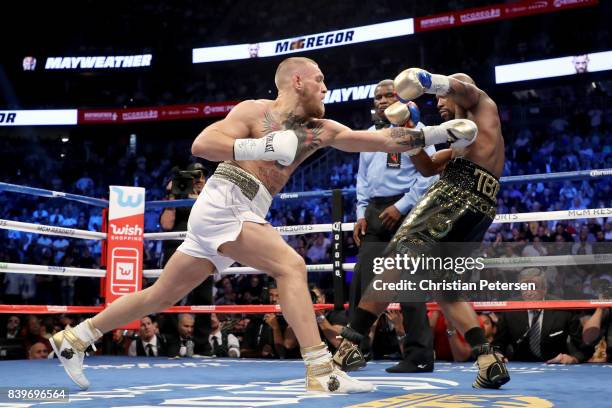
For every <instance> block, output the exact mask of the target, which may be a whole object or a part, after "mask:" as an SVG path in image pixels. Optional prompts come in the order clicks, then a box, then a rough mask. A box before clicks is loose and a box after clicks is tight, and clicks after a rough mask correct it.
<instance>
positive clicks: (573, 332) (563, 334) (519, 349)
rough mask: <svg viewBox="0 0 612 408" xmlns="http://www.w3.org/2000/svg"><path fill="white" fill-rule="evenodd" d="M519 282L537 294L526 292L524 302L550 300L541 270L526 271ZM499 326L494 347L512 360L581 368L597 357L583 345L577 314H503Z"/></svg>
mask: <svg viewBox="0 0 612 408" xmlns="http://www.w3.org/2000/svg"><path fill="white" fill-rule="evenodd" d="M519 282H521V283H530V284H533V285H534V286H535V290H524V291H522V299H523V300H524V301H541V300H544V299H545V298H546V297H547V296H546V293H547V287H546V277H545V276H544V272H543V271H542V270H541V269H540V268H526V269H524V270H523V271H521V274H520V278H519ZM497 326H498V328H497V334H496V336H495V342H494V344H495V345H497V346H499V347H500V348H501V350H502V352H503V353H504V354H505V355H506V356H508V358H509V359H510V360H516V361H545V362H546V363H548V364H551V363H557V364H578V363H582V362H585V361H587V360H588V359H589V358H590V357H591V355H592V354H593V347H588V346H586V345H585V344H584V343H583V342H582V333H581V328H580V321H579V319H578V314H577V313H576V312H574V311H568V310H554V309H547V310H542V309H536V310H529V311H516V312H502V313H500V316H499V321H498V325H497Z"/></svg>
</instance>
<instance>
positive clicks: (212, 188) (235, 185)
mask: <svg viewBox="0 0 612 408" xmlns="http://www.w3.org/2000/svg"><path fill="white" fill-rule="evenodd" d="M271 203H272V196H271V195H270V193H269V192H268V190H267V189H266V187H265V186H264V185H263V184H261V182H260V181H259V180H258V179H257V178H255V176H253V175H251V174H250V173H248V172H246V171H244V170H242V169H241V168H239V167H237V166H235V165H232V164H229V163H221V164H220V165H219V166H218V167H217V170H216V171H215V173H214V174H213V176H212V177H210V178H209V179H208V181H207V182H206V185H205V186H204V190H202V193H201V194H200V195H199V196H198V198H197V200H196V202H195V204H194V205H193V208H192V209H191V214H190V215H189V221H188V225H187V236H186V238H185V241H183V243H182V244H181V245H180V246H179V247H178V249H177V250H178V251H181V252H182V253H184V254H187V255H191V256H193V257H195V258H206V259H208V260H210V261H211V262H212V263H213V264H214V265H215V267H216V268H217V273H221V272H223V271H224V270H225V269H227V268H228V267H230V266H231V265H232V264H233V263H234V262H235V261H234V260H233V259H231V258H228V257H227V256H223V255H222V254H220V253H219V252H218V249H219V247H220V246H221V245H222V244H224V243H226V242H230V241H235V240H236V238H238V235H239V234H240V231H242V224H243V223H244V222H245V221H249V222H255V223H257V224H266V223H267V221H266V220H265V218H264V217H265V216H266V214H267V213H268V209H269V208H270V204H271Z"/></svg>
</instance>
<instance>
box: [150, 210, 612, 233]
mask: <svg viewBox="0 0 612 408" xmlns="http://www.w3.org/2000/svg"><path fill="white" fill-rule="evenodd" d="M598 217H612V208H591V209H586V210H563V211H541V212H531V213H516V214H498V215H496V216H495V220H494V221H493V223H494V224H507V223H512V222H529V221H557V220H559V221H561V220H577V219H582V218H598ZM354 226H355V223H354V222H344V223H342V231H344V232H347V231H352V230H353V228H354ZM274 228H275V229H276V230H277V231H278V232H279V233H280V234H281V235H301V234H312V233H317V232H331V231H333V229H332V228H333V225H332V224H312V225H286V226H282V227H274ZM186 234H187V232H186V231H178V232H148V233H145V234H144V239H154V240H183V239H185V235H186Z"/></svg>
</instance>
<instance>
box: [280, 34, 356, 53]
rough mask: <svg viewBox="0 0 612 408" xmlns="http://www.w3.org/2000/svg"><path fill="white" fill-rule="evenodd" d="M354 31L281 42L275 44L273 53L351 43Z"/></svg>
mask: <svg viewBox="0 0 612 408" xmlns="http://www.w3.org/2000/svg"><path fill="white" fill-rule="evenodd" d="M354 35H355V30H343V31H335V32H331V33H326V34H316V35H311V36H308V37H303V38H298V39H295V40H283V41H279V42H277V43H276V48H275V51H274V52H275V53H276V54H282V53H285V52H289V51H296V50H307V49H309V48H322V47H326V46H327V47H329V46H334V45H339V44H346V43H350V42H353V36H354Z"/></svg>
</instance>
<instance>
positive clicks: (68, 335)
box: [58, 329, 89, 353]
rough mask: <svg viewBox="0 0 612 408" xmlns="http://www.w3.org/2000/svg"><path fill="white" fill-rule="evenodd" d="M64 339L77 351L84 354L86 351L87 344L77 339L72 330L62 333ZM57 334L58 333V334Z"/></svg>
mask: <svg viewBox="0 0 612 408" xmlns="http://www.w3.org/2000/svg"><path fill="white" fill-rule="evenodd" d="M61 333H64V338H65V339H66V340H67V341H68V343H70V345H71V346H72V347H74V348H75V349H76V350H77V351H80V352H81V353H84V352H85V350H87V347H88V346H89V344H87V343H85V342H84V341H83V340H81V339H79V338H78V337H77V336H76V334H74V332H73V331H72V329H65V330H64V331H63V332H61ZM58 334H59V333H58Z"/></svg>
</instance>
